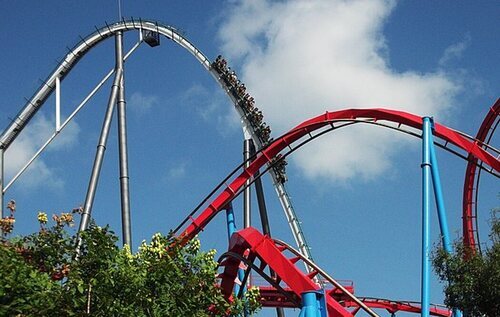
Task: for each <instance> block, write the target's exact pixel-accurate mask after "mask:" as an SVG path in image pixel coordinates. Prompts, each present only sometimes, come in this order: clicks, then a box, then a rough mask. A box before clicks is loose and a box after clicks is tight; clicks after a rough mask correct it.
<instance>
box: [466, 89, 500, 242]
mask: <svg viewBox="0 0 500 317" xmlns="http://www.w3.org/2000/svg"><path fill="white" fill-rule="evenodd" d="M498 116H500V98H499V99H497V101H496V102H495V104H494V105H493V106H492V107H491V108H490V111H489V112H488V114H487V115H486V117H485V118H484V121H483V123H482V124H481V127H480V128H479V131H478V132H477V135H476V142H477V143H478V144H480V145H481V144H484V142H485V140H486V138H487V137H488V134H490V131H491V128H492V127H493V124H494V123H495V121H496V120H497V117H498ZM467 160H468V161H469V163H468V164H467V169H466V171H465V182H464V192H463V209H462V210H463V213H462V222H463V235H464V238H463V239H464V245H466V246H468V247H470V249H471V250H476V249H477V248H478V247H479V241H476V237H475V232H477V229H478V228H476V224H475V217H476V216H477V215H476V213H475V211H474V210H473V209H474V206H475V204H477V201H475V199H474V193H475V190H477V188H474V182H475V181H476V179H477V178H476V176H477V174H476V170H477V164H478V159H477V158H476V157H474V156H473V155H470V154H469V156H468V157H467Z"/></svg>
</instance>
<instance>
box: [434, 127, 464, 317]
mask: <svg viewBox="0 0 500 317" xmlns="http://www.w3.org/2000/svg"><path fill="white" fill-rule="evenodd" d="M430 123H431V131H432V133H431V134H430V135H429V151H430V160H431V175H432V184H433V188H434V198H435V200H436V207H437V212H438V219H439V229H440V231H441V242H442V244H443V249H444V250H445V251H446V253H448V254H451V253H452V244H451V240H450V233H449V230H448V220H447V217H446V207H445V205H444V195H443V189H442V186H441V177H440V175H439V165H438V161H437V157H436V148H435V146H434V137H433V134H434V121H433V120H432V118H431V119H430ZM453 316H454V317H461V316H462V312H461V311H460V310H458V309H456V308H453Z"/></svg>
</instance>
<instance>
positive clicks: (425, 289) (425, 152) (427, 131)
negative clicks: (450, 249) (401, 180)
mask: <svg viewBox="0 0 500 317" xmlns="http://www.w3.org/2000/svg"><path fill="white" fill-rule="evenodd" d="M431 135H432V130H431V119H430V118H429V117H424V118H423V127H422V141H423V142H422V165H421V167H422V276H421V277H422V282H421V303H422V304H421V316H422V317H429V307H430V306H429V272H430V243H429V241H430V225H429V209H430V201H429V193H430V180H431V177H430V174H431V155H430V146H431Z"/></svg>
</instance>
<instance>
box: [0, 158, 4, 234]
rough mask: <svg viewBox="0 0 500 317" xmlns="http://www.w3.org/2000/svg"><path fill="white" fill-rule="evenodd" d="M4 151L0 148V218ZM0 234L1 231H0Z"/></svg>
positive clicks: (0, 215) (2, 196) (2, 203)
mask: <svg viewBox="0 0 500 317" xmlns="http://www.w3.org/2000/svg"><path fill="white" fill-rule="evenodd" d="M4 153H5V150H4V149H3V148H0V219H2V218H3V208H4V200H3V199H4V193H3V182H4V176H5V174H4V161H3V159H4ZM0 234H1V232H0Z"/></svg>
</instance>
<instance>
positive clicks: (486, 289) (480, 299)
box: [433, 210, 500, 317]
mask: <svg viewBox="0 0 500 317" xmlns="http://www.w3.org/2000/svg"><path fill="white" fill-rule="evenodd" d="M498 212H499V211H498V210H495V211H493V216H492V222H491V225H492V229H491V233H490V239H491V242H492V243H491V246H490V247H489V248H487V250H486V251H485V252H483V254H479V253H478V252H472V250H470V249H469V248H467V247H465V246H464V245H463V244H462V243H460V242H456V243H455V253H454V254H447V253H446V252H445V251H444V250H443V249H442V248H439V249H437V250H436V251H435V252H434V257H433V265H434V270H435V271H436V273H437V274H438V276H439V278H440V280H441V281H443V282H445V283H446V286H445V290H444V291H445V303H446V305H448V306H449V307H456V308H458V309H460V310H461V311H463V312H464V315H465V316H488V317H498V316H500V221H499V219H498V217H497V216H496V215H497V214H498Z"/></svg>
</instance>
